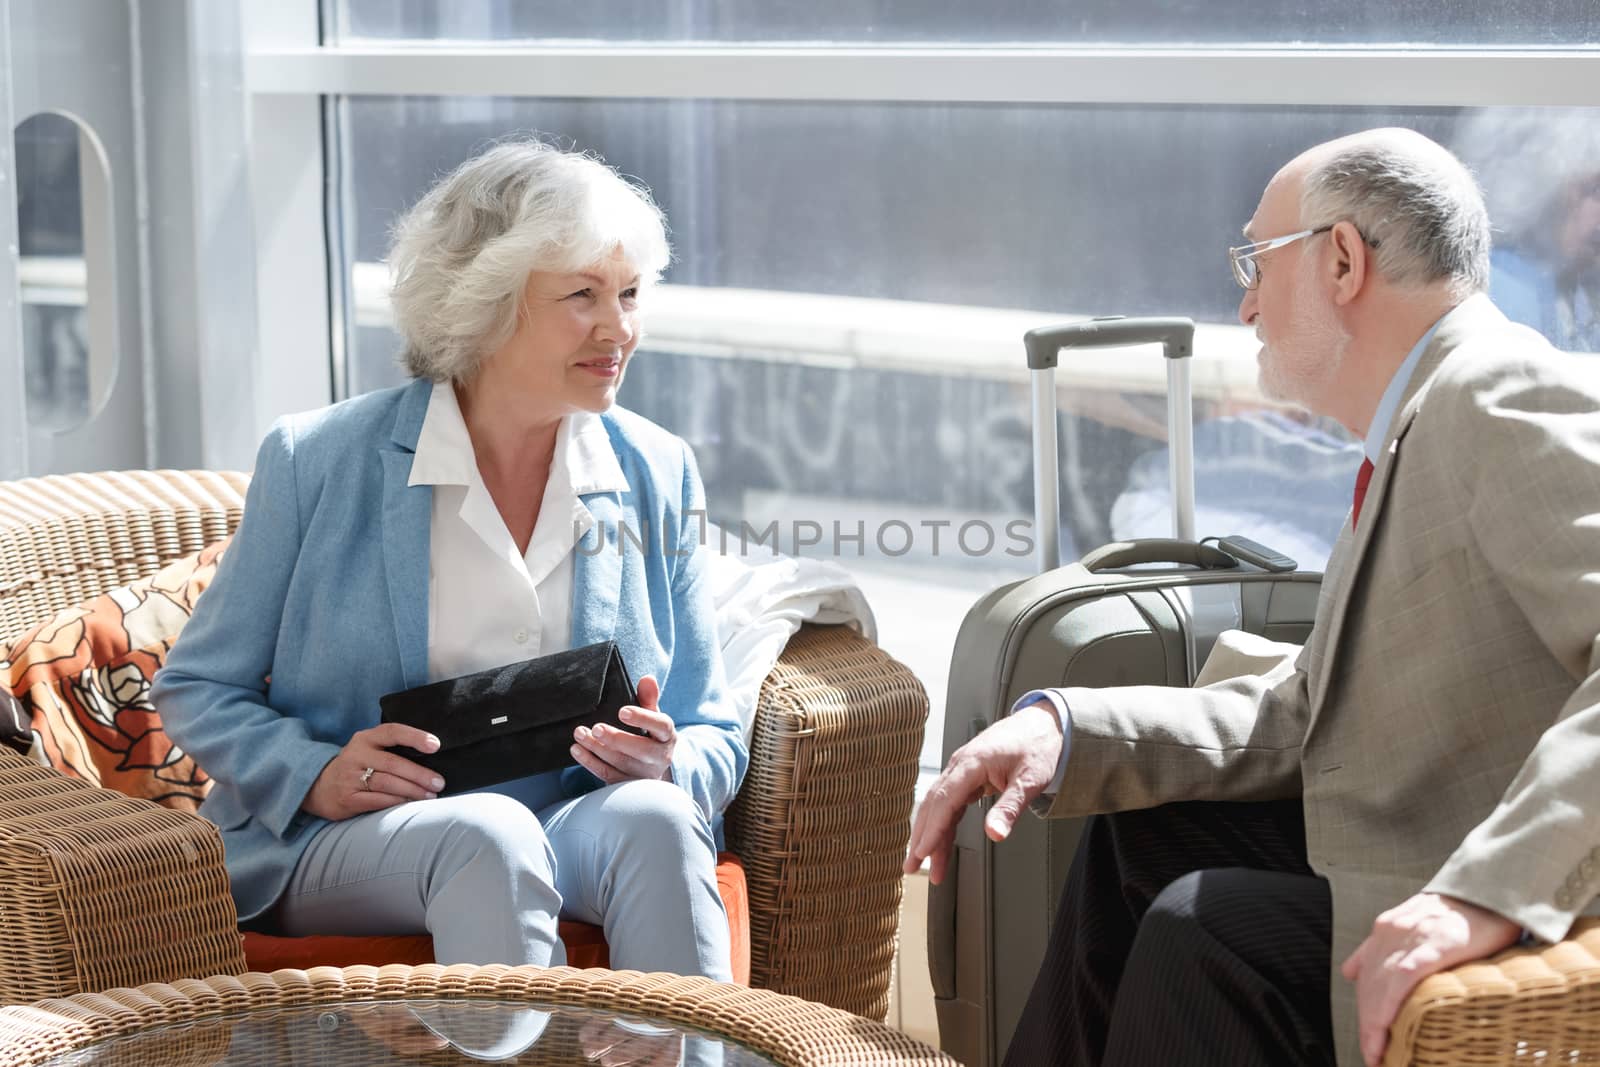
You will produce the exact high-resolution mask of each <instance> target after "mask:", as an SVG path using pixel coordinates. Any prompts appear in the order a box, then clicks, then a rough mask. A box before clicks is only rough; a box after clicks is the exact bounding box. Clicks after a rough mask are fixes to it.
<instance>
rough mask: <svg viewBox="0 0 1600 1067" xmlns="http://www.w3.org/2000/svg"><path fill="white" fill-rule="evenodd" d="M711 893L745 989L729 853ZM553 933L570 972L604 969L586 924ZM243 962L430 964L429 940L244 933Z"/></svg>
mask: <svg viewBox="0 0 1600 1067" xmlns="http://www.w3.org/2000/svg"><path fill="white" fill-rule="evenodd" d="M717 892H718V893H720V894H721V895H722V904H723V907H725V908H726V909H727V911H728V933H729V934H730V935H731V936H730V941H731V944H732V948H733V960H732V963H733V980H734V981H735V982H737V983H738V984H739V985H749V984H750V894H749V890H748V889H747V887H746V886H745V881H744V864H742V863H740V862H739V857H738V856H735V855H734V854H733V853H731V852H723V853H720V854H719V855H718V856H717ZM559 932H560V935H561V942H562V944H564V945H566V947H567V964H568V965H569V966H572V967H607V966H610V961H611V953H610V950H609V948H608V947H607V945H606V938H605V934H604V932H602V931H601V929H600V927H598V926H591V925H590V924H588V923H580V922H570V921H567V920H562V922H561V924H560V927H559ZM244 958H245V963H246V964H248V965H249V967H250V969H251V970H252V971H277V970H281V969H283V968H285V967H290V968H294V969H297V970H307V969H309V968H312V967H322V966H329V967H351V966H354V965H356V964H363V963H364V964H370V965H371V966H374V967H379V966H382V965H383V964H385V963H408V964H411V965H412V966H415V965H417V964H420V963H432V962H433V939H432V938H431V937H428V936H427V935H419V936H409V937H274V936H272V935H271V934H260V933H255V932H247V933H246V934H245V935H244Z"/></svg>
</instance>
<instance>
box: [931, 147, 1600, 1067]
mask: <svg viewBox="0 0 1600 1067" xmlns="http://www.w3.org/2000/svg"><path fill="white" fill-rule="evenodd" d="M1245 236H1246V237H1247V238H1248V239H1249V240H1250V242H1251V243H1250V244H1248V245H1245V246H1243V247H1241V248H1237V249H1234V250H1232V255H1233V260H1234V269H1235V274H1236V275H1237V277H1238V280H1239V282H1240V284H1241V285H1242V286H1243V287H1244V288H1245V290H1246V292H1245V296H1244V302H1243V303H1242V304H1241V305H1240V308H1239V317H1240V319H1241V320H1242V321H1244V322H1245V323H1247V324H1250V325H1253V326H1254V327H1255V329H1256V333H1257V336H1258V337H1259V338H1260V339H1261V342H1262V348H1261V352H1260V356H1259V361H1260V367H1261V379H1262V384H1263V387H1264V388H1265V389H1266V390H1267V391H1268V392H1270V393H1271V394H1272V395H1275V396H1278V397H1281V398H1283V399H1285V400H1289V401H1293V402H1295V403H1298V404H1301V405H1303V406H1305V407H1306V408H1309V409H1310V410H1312V411H1314V412H1317V413H1319V414H1324V415H1329V416H1332V417H1333V418H1335V419H1337V420H1338V421H1339V422H1341V423H1342V424H1343V425H1345V426H1346V427H1348V428H1349V429H1350V431H1351V432H1352V433H1354V434H1355V435H1356V436H1357V437H1360V438H1364V439H1365V442H1366V453H1367V458H1368V463H1367V464H1366V465H1364V466H1363V468H1362V476H1361V477H1360V478H1359V479H1358V482H1357V485H1356V491H1355V500H1354V507H1353V508H1352V511H1351V516H1350V522H1349V524H1348V525H1347V526H1346V527H1345V529H1344V531H1343V532H1342V534H1341V535H1340V538H1339V541H1338V544H1337V545H1336V546H1335V548H1334V552H1333V557H1332V558H1331V559H1330V560H1329V563H1328V571H1327V575H1326V577H1325V579H1324V583H1323V587H1322V599H1321V602H1320V604H1319V605H1318V610H1317V618H1316V623H1315V626H1314V628H1313V630H1312V633H1311V636H1310V639H1309V640H1308V642H1307V644H1306V646H1305V647H1304V648H1303V649H1300V650H1297V651H1298V655H1297V656H1292V652H1293V651H1295V650H1291V656H1292V658H1284V659H1283V660H1282V661H1281V662H1279V663H1278V664H1277V666H1275V667H1272V668H1271V669H1268V670H1266V671H1265V672H1264V673H1255V674H1249V675H1243V676H1239V677H1233V678H1228V679H1225V680H1222V681H1217V682H1214V683H1212V684H1210V685H1205V686H1203V687H1200V688H1195V689H1188V690H1184V689H1166V688H1157V687H1128V688H1117V689H1102V690H1089V689H1066V690H1051V691H1043V692H1038V693H1030V694H1028V695H1027V696H1025V697H1024V698H1023V699H1022V700H1021V701H1019V703H1018V706H1017V708H1016V709H1015V711H1014V713H1013V714H1011V715H1009V716H1008V717H1006V718H1005V719H1003V720H1001V721H1000V722H998V723H996V724H995V725H994V726H992V727H990V728H989V729H988V730H986V731H985V732H984V733H983V734H981V735H980V736H979V737H977V738H975V739H974V740H973V741H972V742H970V743H969V744H967V745H965V746H963V747H962V748H961V749H960V750H959V751H957V752H956V753H955V755H954V756H952V757H951V760H950V766H949V767H948V768H946V770H945V772H944V774H943V775H942V776H941V777H940V779H939V781H938V782H937V783H936V784H935V785H934V788H933V790H932V791H931V793H930V794H929V796H928V798H927V799H926V801H925V802H924V804H923V806H922V810H921V812H920V813H919V815H918V817H917V823H916V826H915V827H914V829H913V832H912V842H911V852H910V855H909V857H908V859H907V864H906V866H907V869H908V870H914V869H916V867H917V866H918V865H919V864H920V863H921V862H922V861H923V860H924V859H925V858H926V859H930V860H931V863H932V876H933V879H934V881H936V882H937V881H939V880H940V879H941V878H942V877H943V875H944V871H945V864H946V861H947V859H948V856H949V852H950V848H951V843H952V836H953V831H954V826H955V822H956V820H957V819H958V818H959V816H960V813H961V811H962V809H963V808H964V807H965V806H966V805H967V804H969V803H971V802H972V801H973V800H975V799H976V798H977V797H979V796H980V795H983V794H985V793H990V792H998V793H999V794H1000V796H999V798H998V799H997V800H996V802H995V804H994V806H993V808H992V809H991V810H990V812H989V814H988V817H987V821H986V824H985V829H986V831H987V832H988V834H989V836H990V837H992V838H994V839H996V840H999V839H1001V838H1004V837H1005V836H1006V834H1007V833H1009V831H1010V829H1011V827H1012V825H1013V823H1014V822H1015V820H1016V819H1017V817H1018V815H1019V814H1020V813H1021V811H1022V808H1023V807H1024V805H1027V804H1030V803H1032V802H1034V801H1035V799H1036V798H1039V800H1038V807H1039V809H1040V810H1042V811H1044V813H1045V814H1048V815H1051V816H1080V815H1087V814H1091V813H1116V814H1103V815H1101V816H1100V817H1099V818H1096V819H1094V820H1092V821H1091V823H1090V825H1089V828H1088V829H1087V831H1086V833H1085V835H1084V841H1083V844H1082V846H1081V847H1080V850H1079V853H1078V856H1077V858H1076V861H1075V863H1074V866H1073V870H1072V873H1071V875H1070V876H1069V879H1068V885H1067V889H1066V892H1065V894H1064V897H1063V900H1062V905H1061V913H1060V915H1059V917H1058V919H1057V922H1056V924H1055V926H1054V928H1053V931H1052V940H1051V943H1050V945H1049V948H1048V951H1047V954H1046V958H1045V963H1044V966H1043V968H1042V969H1041V972H1040V975H1039V978H1038V980H1037V982H1036V984H1035V987H1034V991H1033V994H1032V996H1031V997H1030V1000H1029V1003H1028V1006H1027V1008H1026V1010H1025V1012H1024V1015H1023V1019H1022V1022H1021V1024H1020V1026H1019V1027H1018V1030H1017V1034H1016V1036H1015V1038H1014V1039H1013V1042H1012V1046H1011V1050H1010V1054H1009V1058H1008V1062H1012V1063H1019V1064H1022V1063H1025V1064H1036V1063H1067V1064H1097V1063H1107V1064H1154V1063H1160V1064H1174V1063H1207V1064H1213V1063H1216V1064H1220V1063H1227V1064H1272V1065H1282V1064H1289V1063H1330V1062H1334V1060H1335V1058H1337V1062H1338V1063H1339V1064H1340V1065H1341V1067H1353V1065H1355V1064H1358V1063H1360V1062H1362V1061H1363V1060H1365V1062H1367V1063H1368V1064H1373V1063H1376V1062H1377V1061H1378V1060H1379V1058H1380V1057H1381V1055H1382V1053H1383V1050H1384V1048H1385V1045H1386V1043H1387V1040H1388V1028H1389V1024H1390V1023H1391V1022H1392V1021H1393V1019H1394V1017H1395V1014H1396V1012H1397V1011H1398V1009H1399V1007H1400V1005H1401V1004H1402V1002H1403V1001H1404V1000H1405V998H1406V996H1407V995H1408V994H1409V993H1410V992H1411V990H1412V989H1413V988H1414V987H1415V985H1416V984H1417V983H1418V982H1419V981H1421V980H1422V979H1423V978H1424V977H1426V976H1427V975H1429V974H1431V973H1433V972H1435V971H1438V970H1441V969H1443V968H1446V967H1450V966H1453V965H1455V964H1457V963H1460V962H1463V961H1466V960H1471V959H1476V958H1479V957H1482V956H1485V955H1488V954H1490V953H1492V952H1495V951H1497V950H1498V949H1501V948H1504V947H1505V946H1507V945H1510V944H1511V943H1513V942H1514V941H1516V940H1517V939H1518V937H1519V936H1524V935H1526V936H1530V937H1536V938H1541V939H1545V940H1557V939H1560V938H1561V937H1563V936H1564V935H1565V934H1566V933H1567V931H1568V928H1569V927H1570V926H1571V924H1572V922H1573V920H1574V918H1575V917H1577V916H1578V915H1580V914H1582V913H1584V912H1585V911H1586V910H1587V909H1589V907H1590V905H1591V904H1592V903H1593V902H1594V897H1595V893H1596V890H1597V888H1600V883H1597V880H1596V879H1597V876H1600V847H1597V846H1600V829H1597V827H1600V774H1597V773H1596V766H1597V763H1600V373H1597V369H1596V367H1595V365H1594V364H1593V363H1592V362H1589V361H1584V360H1581V359H1578V358H1575V357H1568V356H1564V355H1562V354H1560V353H1557V352H1555V351H1553V350H1552V349H1551V348H1550V346H1549V345H1548V343H1546V342H1545V341H1544V340H1543V339H1542V338H1540V337H1539V336H1538V335H1537V334H1535V333H1534V332H1533V331H1531V330H1528V329H1526V328H1523V327H1520V326H1516V325H1513V324H1511V323H1510V322H1508V321H1507V320H1506V318H1505V317H1504V316H1503V315H1501V314H1500V312H1499V311H1498V310H1497V309H1496V308H1495V307H1494V305H1493V304H1492V303H1490V301H1489V299H1488V298H1487V297H1486V296H1484V295H1483V292H1484V289H1485V286H1486V283H1487V280H1488V272H1489V226H1488V219H1487V217H1486V215H1485V212H1484V208H1483V202H1482V199H1481V197H1480V195H1479V193H1478V189H1477V187H1476V185H1475V183H1474V182H1473V180H1472V178H1471V176H1470V175H1469V174H1468V173H1467V171H1466V170H1465V168H1463V167H1462V166H1461V164H1460V163H1459V162H1458V161H1457V160H1456V159H1455V158H1454V157H1453V156H1451V155H1450V154H1449V153H1448V152H1446V151H1445V150H1444V149H1442V148H1440V147H1439V146H1438V145H1436V144H1434V143H1433V142H1431V141H1429V140H1427V139H1426V138H1424V137H1422V136H1420V135H1418V134H1416V133H1414V132H1411V131H1408V130H1377V131H1370V132H1367V133H1362V134H1357V135H1355V136H1352V137H1347V138H1343V139H1341V140H1337V141H1333V142H1331V143H1329V144H1325V145H1321V146H1319V147H1316V148H1313V149H1311V150H1310V151H1308V152H1306V153H1305V154H1303V155H1301V156H1300V157H1298V158H1296V159H1295V160H1293V161H1292V162H1290V163H1289V164H1288V165H1287V166H1285V167H1284V168H1283V169H1282V170H1281V171H1279V172H1278V174H1277V175H1276V176H1275V177H1274V178H1273V179H1272V181H1271V183H1270V184H1268V186H1267V188H1266V191H1265V192H1264V193H1263V194H1262V197H1261V202H1260V205H1259V206H1258V207H1257V209H1256V213H1255V216H1254V217H1253V218H1252V219H1251V220H1250V224H1249V225H1248V226H1247V227H1246V228H1245ZM1330 1002H1331V1010H1330Z"/></svg>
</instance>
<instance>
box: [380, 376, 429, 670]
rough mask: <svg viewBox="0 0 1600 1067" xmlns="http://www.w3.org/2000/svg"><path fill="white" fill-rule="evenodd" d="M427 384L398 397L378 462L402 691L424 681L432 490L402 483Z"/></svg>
mask: <svg viewBox="0 0 1600 1067" xmlns="http://www.w3.org/2000/svg"><path fill="white" fill-rule="evenodd" d="M432 391H433V383H432V382H430V381H428V380H426V379H419V380H418V381H416V382H413V383H412V385H411V387H410V388H408V389H407V390H406V391H405V393H404V395H402V397H401V398H400V407H399V411H398V412H397V414H396V416H395V423H394V432H393V435H392V437H391V438H390V442H389V443H388V444H386V445H383V446H381V447H380V448H379V450H378V453H379V455H380V456H381V457H382V459H383V513H382V514H383V565H384V576H385V577H386V579H387V580H388V585H389V607H390V610H391V611H392V612H393V613H394V630H395V638H396V641H397V643H398V644H399V647H400V669H401V672H402V674H403V675H404V677H405V682H406V685H407V686H408V687H414V686H419V685H423V684H425V683H426V682H427V681H428V549H429V545H428V541H429V537H428V533H429V528H430V525H431V522H432V519H433V512H432V506H433V488H432V486H427V485H411V486H408V485H407V484H406V483H407V481H409V480H410V477H411V461H412V459H413V457H414V456H415V452H416V446H417V437H418V435H419V434H420V433H421V432H422V419H423V416H424V415H426V414H427V411H428V399H429V397H430V396H431V395H432Z"/></svg>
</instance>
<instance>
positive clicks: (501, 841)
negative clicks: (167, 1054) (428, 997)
mask: <svg viewBox="0 0 1600 1067" xmlns="http://www.w3.org/2000/svg"><path fill="white" fill-rule="evenodd" d="M551 778H552V776H548V775H547V776H542V779H544V780H541V779H540V778H534V779H524V780H522V781H520V782H508V783H506V784H505V785H504V786H497V787H495V788H494V790H493V791H487V790H486V791H480V792H476V793H464V794H462V795H460V796H454V797H441V798H439V799H437V800H418V801H412V802H409V803H406V804H400V805H398V806H396V807H393V808H388V809H385V810H383V811H377V812H372V813H370V814H367V815H358V816H356V817H354V818H351V819H345V820H343V821H341V822H336V823H330V824H329V825H328V826H326V827H324V828H323V829H322V830H320V831H318V833H317V835H316V836H315V837H314V838H312V840H311V844H310V846H309V847H308V848H307V849H306V852H305V854H304V856H302V857H301V859H300V863H299V865H298V866H297V867H296V868H295V871H294V875H293V877H291V878H290V880H289V886H288V888H287V889H286V890H285V891H284V894H283V896H282V897H281V898H280V899H279V901H278V904H277V909H276V912H275V915H274V918H275V920H276V923H277V925H278V927H279V928H280V929H281V930H282V932H283V933H285V934H287V935H289V936H305V935H310V934H345V935H379V934H417V933H423V932H426V933H429V934H432V935H433V951H434V958H435V959H436V960H438V962H440V963H480V964H482V963H508V964H524V963H531V964H536V965H539V966H559V965H560V964H563V963H565V962H566V950H565V948H564V947H563V946H562V944H561V941H560V940H559V939H558V938H557V937H556V919H557V917H558V916H559V917H560V918H563V919H577V920H579V921H581V922H586V923H593V924H594V925H596V926H600V927H602V928H603V929H604V930H605V935H606V943H607V944H608V945H609V946H610V954H611V966H612V967H614V968H616V969H619V970H621V969H632V970H640V971H670V972H674V973H677V974H699V975H705V976H706V977H708V978H715V979H717V980H719V981H724V982H726V981H730V980H731V979H732V973H731V970H730V959H729V956H730V951H731V950H730V947H729V936H728V918H727V913H726V912H725V911H724V910H723V906H722V897H721V896H720V895H719V894H718V892H717V880H716V844H715V842H714V840H713V838H712V835H711V828H710V826H709V825H707V823H706V819H705V817H704V815H702V814H701V812H700V809H699V808H698V807H697V806H696V805H695V803H694V802H693V801H692V800H691V799H690V798H689V795H688V794H687V793H685V792H684V791H683V790H682V789H679V788H678V787H677V786H676V785H673V784H672V783H670V782H645V781H630V782H621V783H618V784H616V785H611V786H607V787H605V788H604V789H600V790H597V791H596V792H593V793H588V794H586V795H584V796H581V797H576V798H570V799H559V800H555V801H553V802H550V803H547V804H542V805H541V804H539V801H541V800H543V799H546V797H545V796H541V794H548V792H549V788H550V783H549V781H548V780H549V779H551Z"/></svg>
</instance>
